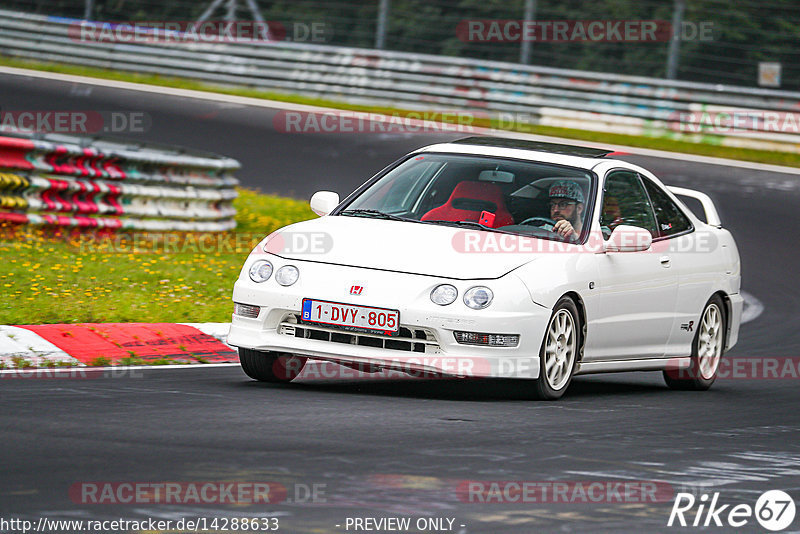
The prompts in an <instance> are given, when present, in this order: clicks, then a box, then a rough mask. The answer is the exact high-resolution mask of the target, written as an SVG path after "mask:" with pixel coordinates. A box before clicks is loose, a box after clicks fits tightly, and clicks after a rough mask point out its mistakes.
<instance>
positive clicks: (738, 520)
mask: <svg viewBox="0 0 800 534" xmlns="http://www.w3.org/2000/svg"><path fill="white" fill-rule="evenodd" d="M795 512H796V509H795V504H794V500H793V499H792V497H791V496H790V495H789V494H788V493H786V492H785V491H781V490H770V491H765V492H764V493H762V494H761V496H760V497H759V498H758V500H757V501H756V504H755V506H750V505H749V504H737V505H730V504H720V502H719V492H715V493H714V494H713V495H712V496H710V497H709V495H708V494H705V493H704V494H702V495H700V497H699V498H695V496H694V495H692V494H691V493H682V492H681V493H678V495H676V496H675V502H674V503H673V505H672V512H670V514H669V520H668V521H667V526H668V527H672V526H678V527H728V528H731V527H733V528H739V527H743V526H745V525H747V524H749V523H750V522H751V521H752V519H753V518H755V520H756V521H758V523H759V524H760V525H761V526H762V527H763V528H765V529H767V530H770V531H772V532H778V531H780V530H785V529H786V528H788V527H789V526H790V525H791V524H792V521H794V516H795Z"/></svg>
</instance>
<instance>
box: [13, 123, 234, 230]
mask: <svg viewBox="0 0 800 534" xmlns="http://www.w3.org/2000/svg"><path fill="white" fill-rule="evenodd" d="M86 142H87V140H86V139H81V138H78V137H72V136H63V135H44V136H37V137H34V138H25V137H11V136H7V134H3V133H2V132H0V221H3V220H5V221H11V222H17V223H28V224H49V225H61V226H75V227H86V228H108V229H135V230H150V231H172V230H178V231H199V232H221V231H225V230H231V229H233V228H235V227H236V222H235V220H234V216H235V214H236V210H235V209H234V208H233V206H232V201H233V199H234V198H236V195H237V193H236V190H235V189H234V186H235V185H236V184H238V181H237V180H236V178H234V177H233V176H232V175H231V173H232V172H233V171H235V170H236V169H238V168H239V163H238V162H236V161H235V160H233V159H230V158H223V157H217V156H210V155H191V154H188V153H186V152H183V151H177V150H173V149H165V148H161V147H154V146H141V147H140V146H128V145H123V144H120V143H117V142H110V141H101V140H97V141H93V142H92V144H91V145H88V146H87V144H86Z"/></svg>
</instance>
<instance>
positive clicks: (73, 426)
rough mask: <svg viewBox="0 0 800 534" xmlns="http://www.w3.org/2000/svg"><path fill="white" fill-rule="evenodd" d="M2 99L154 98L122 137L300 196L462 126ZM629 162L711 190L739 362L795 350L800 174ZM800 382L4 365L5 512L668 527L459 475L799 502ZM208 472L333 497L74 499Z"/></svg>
mask: <svg viewBox="0 0 800 534" xmlns="http://www.w3.org/2000/svg"><path fill="white" fill-rule="evenodd" d="M0 95H2V97H1V98H0V108H2V110H3V111H8V110H45V109H51V110H52V109H74V110H133V111H144V112H146V113H147V114H148V115H149V117H150V118H151V120H152V127H151V128H150V130H149V131H148V132H146V133H144V134H142V135H138V136H137V135H132V134H127V135H126V137H129V138H138V139H141V140H148V141H155V142H161V143H170V144H180V145H184V146H187V147H192V148H199V149H204V150H210V151H214V152H217V153H221V154H225V155H227V156H231V157H234V158H236V159H238V160H239V161H241V162H242V164H243V169H242V170H241V172H239V173H238V176H239V178H240V179H241V180H242V182H243V184H244V185H246V186H249V187H255V188H259V189H261V190H262V191H265V192H273V193H279V194H284V195H291V196H295V197H297V198H308V197H309V196H310V194H311V193H312V192H313V191H315V190H317V189H332V190H335V191H338V192H339V193H340V194H345V193H347V192H349V191H350V190H351V189H352V188H353V187H355V186H356V185H358V184H360V183H361V182H363V181H364V180H365V179H366V178H367V177H369V176H370V175H371V174H372V173H374V172H376V171H378V170H379V169H381V168H382V167H383V166H384V165H386V164H388V163H390V162H391V161H393V160H394V159H395V158H397V157H399V156H401V155H402V154H404V153H405V152H407V151H409V150H411V149H413V148H415V147H418V146H421V145H424V144H428V143H430V142H435V141H439V140H447V139H453V138H455V137H459V136H460V135H458V134H456V135H452V134H425V135H410V134H409V135H404V134H328V135H325V134H285V133H280V132H278V131H276V130H275V128H274V125H273V118H274V116H275V114H276V111H275V110H272V109H267V108H252V107H243V106H240V105H231V104H221V103H215V102H208V101H198V100H183V99H179V98H175V97H167V96H159V95H153V94H143V93H136V92H132V91H127V90H119V89H107V88H101V87H94V86H87V85H79V84H73V83H64V82H53V81H45V80H40V79H31V78H24V77H16V76H8V75H0ZM626 159H630V160H632V161H635V162H637V163H641V164H642V165H644V166H646V167H647V168H649V169H651V170H652V171H653V172H654V173H655V174H656V175H658V176H659V177H660V178H661V179H662V180H663V181H664V182H666V183H667V184H672V185H682V186H688V187H694V188H697V189H700V190H702V191H706V192H708V193H709V194H711V195H712V197H713V198H714V200H715V201H716V202H717V204H718V207H719V209H720V212H721V216H722V219H723V222H724V224H725V226H726V227H727V228H729V229H730V230H731V231H732V232H733V233H734V236H735V237H736V239H737V243H738V245H739V249H740V254H741V256H742V265H743V273H744V274H743V282H742V286H743V288H744V289H745V290H746V291H748V292H749V293H751V294H753V295H754V296H756V297H757V298H758V299H760V300H761V302H762V303H763V304H764V306H765V311H764V313H763V314H762V315H761V316H759V317H758V318H757V319H756V320H754V321H752V322H750V323H747V324H746V325H744V326H743V328H742V332H741V338H740V341H739V345H738V346H737V347H736V348H735V349H734V350H733V351H731V352H730V353H729V354H728V356H727V357H729V358H732V357H775V356H789V357H796V356H798V347H800V333H798V329H797V317H798V305H799V304H798V303H800V299H799V298H798V297H799V296H800V291H799V290H798V287H797V285H798V284H797V276H796V272H797V269H796V267H795V266H796V265H797V264H798V259H800V258H798V256H799V255H798V250H797V248H796V244H795V243H796V240H795V236H796V235H797V234H798V230H800V224H798V210H797V206H798V205H800V203H799V202H798V201H800V178H798V177H797V176H795V175H789V174H785V175H784V174H777V173H771V172H765V171H752V170H746V169H738V168H731V167H723V166H716V165H708V164H700V163H693V162H690V161H680V160H674V159H660V158H653V157H637V156H627V157H626ZM232 282H233V281H231V283H232ZM799 384H800V380H799V379H784V380H718V381H717V383H716V384H715V385H714V387H713V388H712V389H711V391H709V392H705V393H689V392H672V391H669V390H667V389H666V387H665V386H664V384H663V382H662V379H661V376H660V374H657V373H626V374H619V375H604V376H594V377H579V378H577V379H576V380H575V381H574V383H573V385H572V387H571V389H570V391H569V392H568V394H567V396H566V397H565V398H564V399H562V400H561V401H560V402H556V403H542V402H533V401H531V400H529V399H528V398H527V397H528V396H527V393H526V391H525V388H524V385H521V384H516V383H514V384H511V383H506V382H489V383H487V382H481V381H468V382H451V381H409V380H396V381H384V382H378V381H372V382H364V381H361V382H355V381H347V380H339V381H330V382H324V381H323V382H308V383H304V384H297V385H291V386H273V385H264V384H260V383H256V382H253V381H250V380H248V379H247V378H246V377H245V376H244V375H243V374H242V373H241V371H240V370H239V369H238V368H236V367H229V368H214V369H202V368H200V369H186V370H153V369H148V370H144V371H139V372H137V374H136V375H134V376H123V377H116V378H107V379H96V380H0V406H2V411H1V412H0V429H2V437H3V445H2V451H3V465H2V467H0V480H2V483H1V484H0V518H9V517H24V518H34V519H38V518H39V517H41V516H43V515H44V516H48V517H51V518H55V517H60V518H109V519H110V518H115V517H126V518H144V517H160V518H180V517H198V516H205V517H209V516H215V515H216V516H225V517H242V516H251V517H255V516H264V515H268V514H273V515H274V514H278V515H279V516H280V517H281V520H282V521H283V523H282V524H281V531H284V532H346V530H345V529H344V526H345V519H346V518H347V517H380V516H398V515H399V516H411V517H414V518H417V517H424V516H431V517H451V518H455V528H454V530H453V532H463V533H472V532H487V533H501V532H503V533H504V532H508V533H511V532H514V533H516V532H544V531H560V532H617V531H631V530H637V531H638V530H642V531H643V530H645V529H646V530H647V531H664V532H667V531H673V530H674V529H669V528H667V527H666V522H667V519H668V516H669V510H670V508H671V499H670V500H669V501H668V502H661V503H655V504H637V503H624V504H620V503H601V504H575V503H571V504H563V503H559V504H552V503H535V504H519V503H507V504H480V503H470V502H462V501H461V500H459V499H458V497H457V494H456V491H455V490H456V487H457V485H458V483H459V481H463V480H485V481H488V480H517V481H520V480H524V481H546V480H555V479H557V480H567V481H593V480H606V479H625V480H661V481H666V482H668V483H670V484H671V485H672V488H673V489H674V490H675V491H679V490H681V489H682V488H697V487H701V486H702V487H705V490H704V491H710V492H713V491H719V492H720V493H721V497H720V500H721V502H724V503H738V502H744V503H750V504H754V502H755V499H756V497H757V496H758V494H759V493H760V492H762V491H765V490H767V489H783V490H786V491H788V492H789V493H790V494H792V495H793V496H794V498H795V500H797V499H798V498H800V447H798V443H800V413H798V410H797V405H798V400H800V395H799V394H798V392H799V391H800V390H798V385H799ZM192 480H195V481H208V480H240V481H265V480H267V481H274V482H279V483H282V484H284V485H285V486H287V487H288V488H289V489H290V490H291V489H292V488H293V487H299V488H301V486H294V485H295V484H307V485H311V484H324V485H325V486H324V491H325V499H326V502H324V503H323V502H317V503H315V504H308V503H301V502H292V503H282V504H277V505H269V506H263V505H259V506H249V507H230V506H212V505H203V506H197V505H82V504H75V503H73V502H72V501H71V500H70V498H69V496H68V489H69V487H70V486H71V485H72V484H73V483H75V482H79V481H151V482H157V481H192ZM290 496H291V495H290ZM798 521H800V520H796V522H795V526H796V525H798ZM750 523H751V524H750V526H749V527H745V528H744V529H739V530H740V531H749V530H752V528H751V527H752V526H753V523H754V522H753V521H751V522H750ZM337 524H338V525H341V528H337V527H336V526H335V525H337ZM460 525H464V527H461V526H460ZM681 530H691V529H681ZM352 531H353V530H352V529H351V530H350V532H352ZM412 532H416V531H415V530H412Z"/></svg>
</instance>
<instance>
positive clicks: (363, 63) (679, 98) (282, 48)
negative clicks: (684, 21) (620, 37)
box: [0, 10, 800, 152]
mask: <svg viewBox="0 0 800 534" xmlns="http://www.w3.org/2000/svg"><path fill="white" fill-rule="evenodd" d="M80 25H81V21H77V20H71V19H62V18H55V17H47V16H41V15H32V14H26V13H20V12H14V11H4V10H0V54H4V55H7V56H13V57H17V58H22V59H30V60H37V61H48V62H56V63H68V64H75V65H83V66H89V67H98V68H104V69H114V70H123V71H134V72H140V73H157V74H168V75H171V76H179V77H186V78H192V79H196V80H201V81H204V82H208V83H211V84H224V85H238V86H249V87H256V88H259V89H263V90H268V91H277V92H285V93H293V94H301V95H307V96H315V97H322V98H326V99H332V100H343V101H347V102H351V103H356V104H378V105H381V106H395V107H400V108H406V109H425V110H453V109H466V110H478V111H481V112H484V113H486V114H488V115H490V116H491V117H493V118H496V119H498V120H499V121H500V122H501V123H502V122H505V121H508V123H509V125H510V123H511V122H512V121H515V122H523V123H530V124H538V125H547V126H557V127H564V128H577V129H582V130H596V131H603V132H609V133H623V134H631V135H647V136H656V137H668V138H672V139H680V140H686V141H693V142H698V143H711V144H719V145H725V146H735V147H744V148H757V149H764V150H781V151H790V152H798V151H800V121H799V120H797V119H798V118H799V117H800V93H798V92H788V91H776V90H767V89H757V88H746V87H736V86H723V85H713V84H699V83H689V82H679V81H671V80H663V79H656V78H644V77H636V76H623V75H615V74H608V73H597V72H586V71H570V70H564V69H553V68H545V67H535V66H526V65H519V64H513V63H498V62H491V61H481V60H476V59H468V58H456V57H447V56H434V55H425V54H408V53H402V52H391V51H379V50H367V49H355V48H341V47H333V46H323V45H318V44H306V43H291V42H268V43H264V42H262V43H252V42H251V43H244V42H239V43H210V42H190V43H186V42H177V41H173V42H156V43H144V42H124V41H123V42H120V39H114V40H107V41H99V40H98V41H83V40H81V37H80V35H81V33H80ZM453 31H454V32H455V28H454V30H453ZM731 113H736V114H738V115H737V116H738V117H739V118H744V119H745V120H743V121H739V120H738V119H734V118H731ZM748 117H749V118H748Z"/></svg>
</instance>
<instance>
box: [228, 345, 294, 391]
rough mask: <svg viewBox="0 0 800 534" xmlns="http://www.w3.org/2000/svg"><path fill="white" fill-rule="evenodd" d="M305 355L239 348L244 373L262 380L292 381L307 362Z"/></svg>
mask: <svg viewBox="0 0 800 534" xmlns="http://www.w3.org/2000/svg"><path fill="white" fill-rule="evenodd" d="M306 359H307V358H304V357H303V356H295V355H293V354H286V353H281V352H263V351H258V350H252V349H244V348H241V347H240V348H239V363H241V365H242V370H243V371H244V373H245V374H246V375H247V376H249V377H250V378H253V379H255V380H260V381H261V382H278V383H286V382H291V381H292V380H293V379H294V378H295V377H297V375H299V374H300V371H302V370H303V367H304V366H305V364H306Z"/></svg>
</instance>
